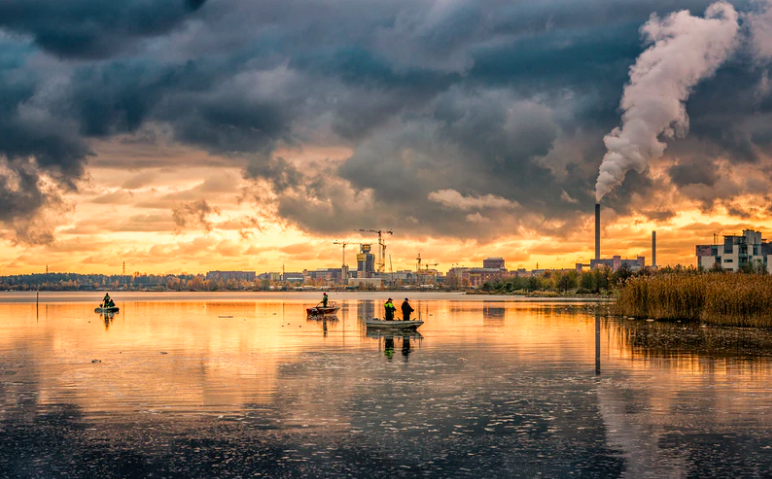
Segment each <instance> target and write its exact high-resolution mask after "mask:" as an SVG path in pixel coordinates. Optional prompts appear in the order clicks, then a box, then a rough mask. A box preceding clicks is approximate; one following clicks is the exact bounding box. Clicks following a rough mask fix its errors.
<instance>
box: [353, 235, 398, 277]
mask: <svg viewBox="0 0 772 479" xmlns="http://www.w3.org/2000/svg"><path fill="white" fill-rule="evenodd" d="M358 231H360V232H362V233H375V234H377V235H378V246H379V248H378V272H379V273H383V272H384V271H385V270H386V241H385V240H384V239H383V237H384V236H385V235H387V234H389V235H393V234H394V232H393V231H391V230H362V229H361V230H358Z"/></svg>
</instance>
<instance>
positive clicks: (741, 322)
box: [615, 273, 772, 328]
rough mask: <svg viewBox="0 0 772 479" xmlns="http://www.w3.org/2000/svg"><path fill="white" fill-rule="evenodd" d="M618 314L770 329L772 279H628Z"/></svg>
mask: <svg viewBox="0 0 772 479" xmlns="http://www.w3.org/2000/svg"><path fill="white" fill-rule="evenodd" d="M615 307H616V312H617V314H620V315H624V316H632V317H636V318H654V319H676V320H677V319H682V320H699V321H703V322H705V323H710V324H720V325H725V326H752V327H764V328H772V276H766V275H764V276H762V275H749V274H741V273H666V274H658V275H653V276H638V277H634V278H630V279H629V280H627V281H626V282H625V284H624V286H623V287H622V288H621V290H620V292H619V297H618V300H617V302H616V306H615Z"/></svg>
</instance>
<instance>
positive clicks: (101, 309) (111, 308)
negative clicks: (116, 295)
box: [94, 306, 120, 313]
mask: <svg viewBox="0 0 772 479" xmlns="http://www.w3.org/2000/svg"><path fill="white" fill-rule="evenodd" d="M118 310H120V308H119V307H118V306H108V307H106V308H105V307H102V306H99V307H98V308H94V312H95V313H117V312H118Z"/></svg>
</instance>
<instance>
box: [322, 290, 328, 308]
mask: <svg viewBox="0 0 772 479" xmlns="http://www.w3.org/2000/svg"><path fill="white" fill-rule="evenodd" d="M328 299H329V298H327V293H324V296H322V307H323V308H326V307H327V300H328Z"/></svg>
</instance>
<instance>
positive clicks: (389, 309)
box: [383, 298, 397, 321]
mask: <svg viewBox="0 0 772 479" xmlns="http://www.w3.org/2000/svg"><path fill="white" fill-rule="evenodd" d="M383 309H385V310H386V314H385V315H384V317H383V319H385V320H386V321H394V312H395V311H396V310H397V308H395V307H394V303H392V302H391V298H389V300H388V301H386V304H384V305H383Z"/></svg>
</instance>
